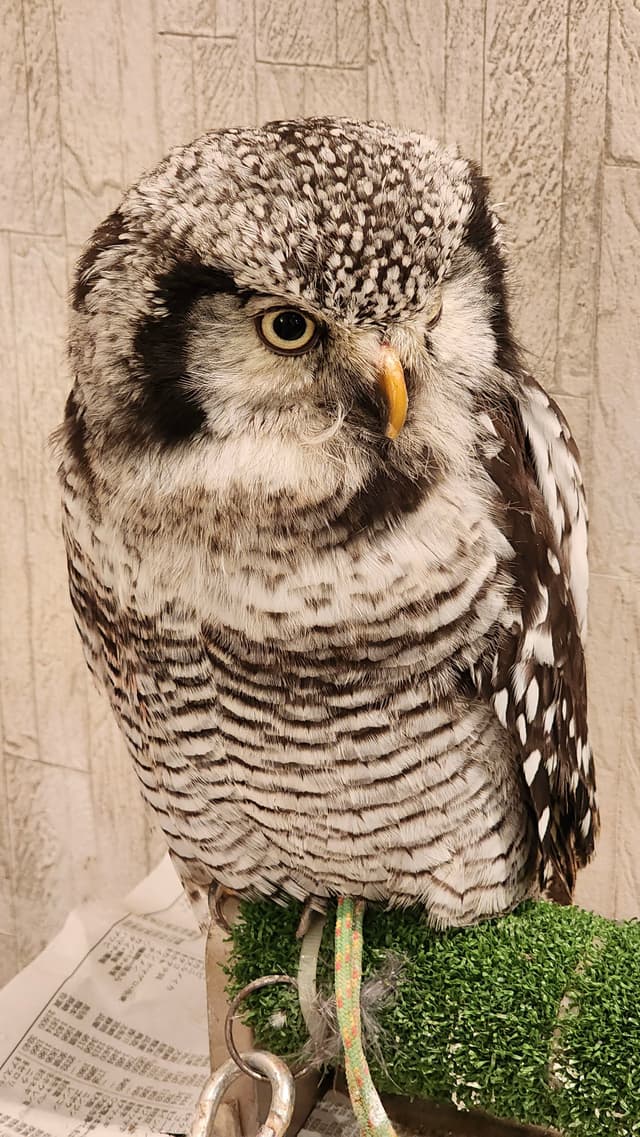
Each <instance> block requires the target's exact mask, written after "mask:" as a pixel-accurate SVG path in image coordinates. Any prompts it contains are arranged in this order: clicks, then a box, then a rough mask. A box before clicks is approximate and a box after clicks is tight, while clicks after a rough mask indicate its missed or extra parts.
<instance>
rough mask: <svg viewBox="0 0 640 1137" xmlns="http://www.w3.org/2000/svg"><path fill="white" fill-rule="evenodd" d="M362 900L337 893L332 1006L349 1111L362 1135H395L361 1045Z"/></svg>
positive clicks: (378, 1136)
mask: <svg viewBox="0 0 640 1137" xmlns="http://www.w3.org/2000/svg"><path fill="white" fill-rule="evenodd" d="M364 907H365V905H364V900H352V899H351V898H350V897H340V899H339V900H338V912H337V916H336V963H335V985H336V1008H337V1013H338V1026H339V1028H340V1037H341V1039H342V1045H343V1047H344V1065H345V1072H346V1075H347V1085H348V1086H349V1095H350V1097H351V1104H352V1106H353V1112H354V1113H355V1115H356V1120H357V1122H358V1125H359V1126H360V1133H361V1135H362V1137H396V1133H395V1130H394V1128H393V1126H392V1124H391V1122H390V1121H389V1118H388V1117H387V1115H386V1113H385V1110H384V1106H383V1105H382V1102H381V1101H380V1098H379V1096H378V1091H377V1090H376V1088H375V1086H374V1084H373V1081H372V1078H371V1074H370V1072H369V1064H368V1062H367V1059H366V1057H365V1053H364V1050H363V1047H362V1021H361V1018H360V986H361V983H362V920H363V916H364Z"/></svg>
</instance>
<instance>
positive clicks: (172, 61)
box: [157, 35, 196, 153]
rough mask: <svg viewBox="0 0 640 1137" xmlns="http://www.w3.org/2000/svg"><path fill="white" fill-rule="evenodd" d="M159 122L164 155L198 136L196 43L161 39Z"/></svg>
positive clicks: (159, 39)
mask: <svg viewBox="0 0 640 1137" xmlns="http://www.w3.org/2000/svg"><path fill="white" fill-rule="evenodd" d="M157 55H158V87H159V92H158V119H159V129H160V143H161V149H162V151H163V153H166V151H167V150H170V149H171V147H172V146H178V145H180V144H181V143H184V142H190V141H191V139H192V138H194V137H195V133H196V96H195V90H194V83H193V40H192V39H190V38H189V36H169V35H162V36H158V48H157Z"/></svg>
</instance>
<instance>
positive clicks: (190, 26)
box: [156, 0, 216, 36]
mask: <svg viewBox="0 0 640 1137" xmlns="http://www.w3.org/2000/svg"><path fill="white" fill-rule="evenodd" d="M156 8H157V13H158V15H157V20H158V31H160V32H179V33H180V34H181V35H194V36H206V35H210V36H213V35H215V34H216V0H157V3H156Z"/></svg>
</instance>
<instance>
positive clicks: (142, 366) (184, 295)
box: [134, 263, 245, 445]
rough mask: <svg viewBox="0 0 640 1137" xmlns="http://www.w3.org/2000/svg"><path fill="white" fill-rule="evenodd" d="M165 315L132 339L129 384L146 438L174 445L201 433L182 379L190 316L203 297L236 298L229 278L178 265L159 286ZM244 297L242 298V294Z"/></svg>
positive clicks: (201, 415) (196, 408)
mask: <svg viewBox="0 0 640 1137" xmlns="http://www.w3.org/2000/svg"><path fill="white" fill-rule="evenodd" d="M158 292H159V296H160V298H161V299H162V300H163V302H164V307H165V314H164V315H159V316H149V317H148V318H147V319H146V320H144V321H143V322H142V323H141V324H140V327H139V328H138V331H137V332H136V336H135V339H134V351H135V356H136V362H135V372H134V378H135V379H137V381H138V382H139V384H140V386H141V389H142V398H141V401H140V404H139V410H138V414H139V421H140V423H141V424H143V429H144V431H145V433H146V434H147V436H149V435H151V437H152V439H153V440H154V441H158V442H161V443H162V444H164V445H175V444H176V443H179V442H182V441H184V440H186V439H187V438H192V437H193V436H194V435H196V434H198V433H200V431H201V430H202V429H203V427H204V425H205V419H206V416H205V412H204V409H203V407H202V406H201V405H200V404H199V402H198V400H197V398H196V395H195V393H194V392H193V391H192V390H190V389H189V385H188V377H187V336H188V331H189V316H190V313H191V309H192V307H193V305H194V303H195V301H196V300H197V299H198V298H199V297H201V296H203V295H211V294H213V293H227V294H230V295H239V294H240V293H239V289H238V288H237V286H236V283H235V281H234V279H233V277H232V276H229V275H228V274H227V273H225V272H221V271H219V270H218V269H213V268H207V267H206V266H205V265H202V264H197V263H196V264H193V263H192V264H189V263H183V264H180V265H177V266H176V268H175V269H173V270H172V271H171V272H170V273H167V274H166V275H165V276H164V277H162V278H161V280H159V281H158ZM242 295H245V294H242Z"/></svg>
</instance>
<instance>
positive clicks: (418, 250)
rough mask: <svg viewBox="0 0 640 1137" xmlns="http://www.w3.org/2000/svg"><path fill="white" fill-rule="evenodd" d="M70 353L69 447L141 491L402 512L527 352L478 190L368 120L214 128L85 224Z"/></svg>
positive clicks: (459, 458) (426, 148)
mask: <svg viewBox="0 0 640 1137" xmlns="http://www.w3.org/2000/svg"><path fill="white" fill-rule="evenodd" d="M71 360H72V365H73V368H74V371H75V376H76V383H75V387H74V391H73V392H72V395H71V397H70V400H69V404H68V409H67V424H66V445H67V450H68V452H69V453H73V455H74V456H75V460H76V461H77V463H78V465H79V466H82V465H83V463H84V464H85V465H90V466H91V472H92V474H93V475H94V476H95V477H98V478H100V479H102V481H103V483H104V484H105V485H108V484H111V485H112V486H117V485H122V484H123V479H124V478H125V475H126V479H127V485H130V486H132V487H134V489H132V492H137V493H138V495H139V497H140V500H141V501H143V500H144V501H149V500H150V499H151V498H153V499H154V500H156V499H157V500H159V499H161V498H162V495H165V496H166V498H167V500H169V499H170V498H171V496H172V495H174V496H175V495H176V494H183V495H184V494H192V495H194V494H195V495H199V496H200V497H201V496H202V495H205V496H210V498H211V500H212V501H215V502H217V503H218V505H220V506H223V505H224V504H225V502H226V503H227V504H229V503H230V502H233V503H235V505H236V507H237V509H238V513H239V515H241V516H243V517H253V518H254V519H255V518H256V517H257V516H264V514H265V511H266V512H267V513H268V512H269V510H270V509H271V508H277V509H278V510H280V512H281V511H282V503H283V501H286V502H288V503H290V508H291V509H292V510H294V509H298V510H299V509H306V508H310V507H313V508H322V509H324V510H325V512H326V514H327V517H328V518H330V517H331V515H332V514H333V515H334V516H337V515H338V514H340V512H341V511H342V510H343V509H344V508H345V505H346V504H347V503H348V502H353V501H354V500H358V501H360V502H361V503H365V502H366V503H367V504H366V505H364V504H363V505H362V513H363V518H364V520H365V521H366V512H367V509H369V510H373V511H374V512H375V511H376V510H382V509H386V510H389V511H391V512H394V511H396V512H397V511H400V510H402V509H406V508H411V506H412V503H413V502H414V501H415V499H416V495H417V496H419V495H420V493H421V492H422V491H423V490H424V489H425V487H426V486H427V485H428V484H430V483H431V481H432V480H433V478H434V477H437V475H438V472H439V471H441V470H442V469H443V468H444V467H446V466H447V465H451V464H456V463H458V464H459V465H460V466H464V464H465V462H466V461H468V457H469V454H470V452H471V450H472V448H473V442H474V436H475V435H474V431H475V426H476V421H475V416H476V405H475V400H476V396H477V393H478V391H483V390H487V389H489V388H490V387H491V385H492V384H495V382H496V375H499V374H500V373H501V372H502V373H504V372H505V371H506V372H508V371H512V370H513V369H514V368H515V367H516V365H517V364H516V356H515V349H514V347H513V342H512V339H511V333H510V327H509V321H508V315H507V309H506V299H505V291H504V270H503V261H502V255H501V252H500V245H499V235H498V227H497V223H496V220H495V216H494V214H493V213H492V211H491V209H490V207H489V205H488V203H487V197H486V187H485V184H484V181H483V179H482V178H481V177H480V176H479V175H478V173H477V172H476V170H475V169H474V168H473V166H472V165H470V164H469V163H468V162H466V161H464V160H463V159H461V158H459V157H457V155H456V154H455V153H454V152H453V151H452V150H449V149H444V148H442V147H439V146H438V145H436V144H435V143H433V142H430V141H429V140H427V139H426V138H424V137H422V136H421V135H418V134H415V133H406V132H404V133H403V132H399V131H396V130H393V129H391V128H389V127H387V126H384V125H380V124H375V123H368V124H363V123H357V122H351V121H347V120H340V119H310V120H304V121H292V122H277V123H270V124H268V125H267V126H265V127H264V128H262V129H234V130H225V131H219V132H215V133H211V134H208V135H205V136H204V137H202V138H200V139H198V140H197V141H196V142H194V143H193V144H191V145H189V146H185V147H181V148H179V149H177V150H174V151H173V152H172V153H170V154H169V155H168V157H167V158H165V159H164V161H163V162H161V164H160V165H159V166H158V168H157V169H156V170H155V171H153V172H152V173H150V174H148V175H146V176H144V177H143V178H142V179H141V180H140V182H139V183H138V184H137V185H136V186H134V187H133V188H132V189H131V190H129V192H128V193H127V194H126V196H125V197H124V200H123V202H122V204H121V205H120V207H119V208H118V209H116V210H115V212H114V213H112V214H111V216H110V217H109V218H107V220H106V221H105V222H104V223H103V224H102V225H101V226H99V228H98V229H97V230H96V232H95V233H94V235H93V237H92V239H91V241H90V242H89V245H88V247H87V248H86V250H85V252H84V254H83V256H82V258H81V260H80V263H79V266H78V271H77V277H76V282H75V288H74V294H73V316H72V323H71ZM135 487H137V490H136V489H135Z"/></svg>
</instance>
